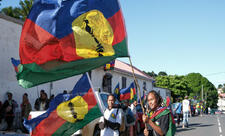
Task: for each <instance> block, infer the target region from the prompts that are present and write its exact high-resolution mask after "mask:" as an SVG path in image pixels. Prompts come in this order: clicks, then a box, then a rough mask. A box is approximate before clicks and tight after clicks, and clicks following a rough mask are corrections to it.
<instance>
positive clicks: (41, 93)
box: [40, 89, 45, 97]
mask: <svg viewBox="0 0 225 136" xmlns="http://www.w3.org/2000/svg"><path fill="white" fill-rule="evenodd" d="M44 93H45V90H43V89H42V90H41V91H40V97H41V96H42V95H43V94H44Z"/></svg>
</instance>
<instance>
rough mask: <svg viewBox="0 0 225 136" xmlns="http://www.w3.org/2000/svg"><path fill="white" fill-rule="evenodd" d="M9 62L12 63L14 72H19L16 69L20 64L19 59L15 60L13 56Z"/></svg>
mask: <svg viewBox="0 0 225 136" xmlns="http://www.w3.org/2000/svg"><path fill="white" fill-rule="evenodd" d="M11 62H12V64H13V67H14V69H15V71H16V73H18V72H19V70H18V69H19V66H20V60H16V59H14V58H11Z"/></svg>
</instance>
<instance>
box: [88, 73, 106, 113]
mask: <svg viewBox="0 0 225 136" xmlns="http://www.w3.org/2000/svg"><path fill="white" fill-rule="evenodd" d="M85 74H86V75H87V77H88V81H89V83H90V85H91V88H92V90H93V93H94V95H95V98H96V100H97V104H98V106H99V108H100V110H101V112H102V114H103V115H104V111H103V108H102V107H103V106H102V105H103V104H102V103H101V101H100V99H101V98H99V97H100V96H99V92H98V91H95V90H94V87H93V84H92V82H91V80H90V77H89V74H88V72H86V73H85ZM96 93H97V94H96Z"/></svg>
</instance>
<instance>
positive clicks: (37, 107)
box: [34, 90, 45, 111]
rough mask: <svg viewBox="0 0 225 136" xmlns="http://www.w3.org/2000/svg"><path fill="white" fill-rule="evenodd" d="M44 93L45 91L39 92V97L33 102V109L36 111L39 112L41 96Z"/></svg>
mask: <svg viewBox="0 0 225 136" xmlns="http://www.w3.org/2000/svg"><path fill="white" fill-rule="evenodd" d="M44 93H45V90H41V91H40V97H38V98H37V99H36V100H35V103H34V108H35V109H36V110H37V111H39V108H40V101H41V97H42V95H43V94H44Z"/></svg>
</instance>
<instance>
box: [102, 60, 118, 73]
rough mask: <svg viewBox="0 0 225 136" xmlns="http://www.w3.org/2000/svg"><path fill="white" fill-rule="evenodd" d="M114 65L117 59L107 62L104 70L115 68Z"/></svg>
mask: <svg viewBox="0 0 225 136" xmlns="http://www.w3.org/2000/svg"><path fill="white" fill-rule="evenodd" d="M114 66H115V60H113V61H111V62H109V63H106V64H105V65H104V71H107V70H113V69H114Z"/></svg>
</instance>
